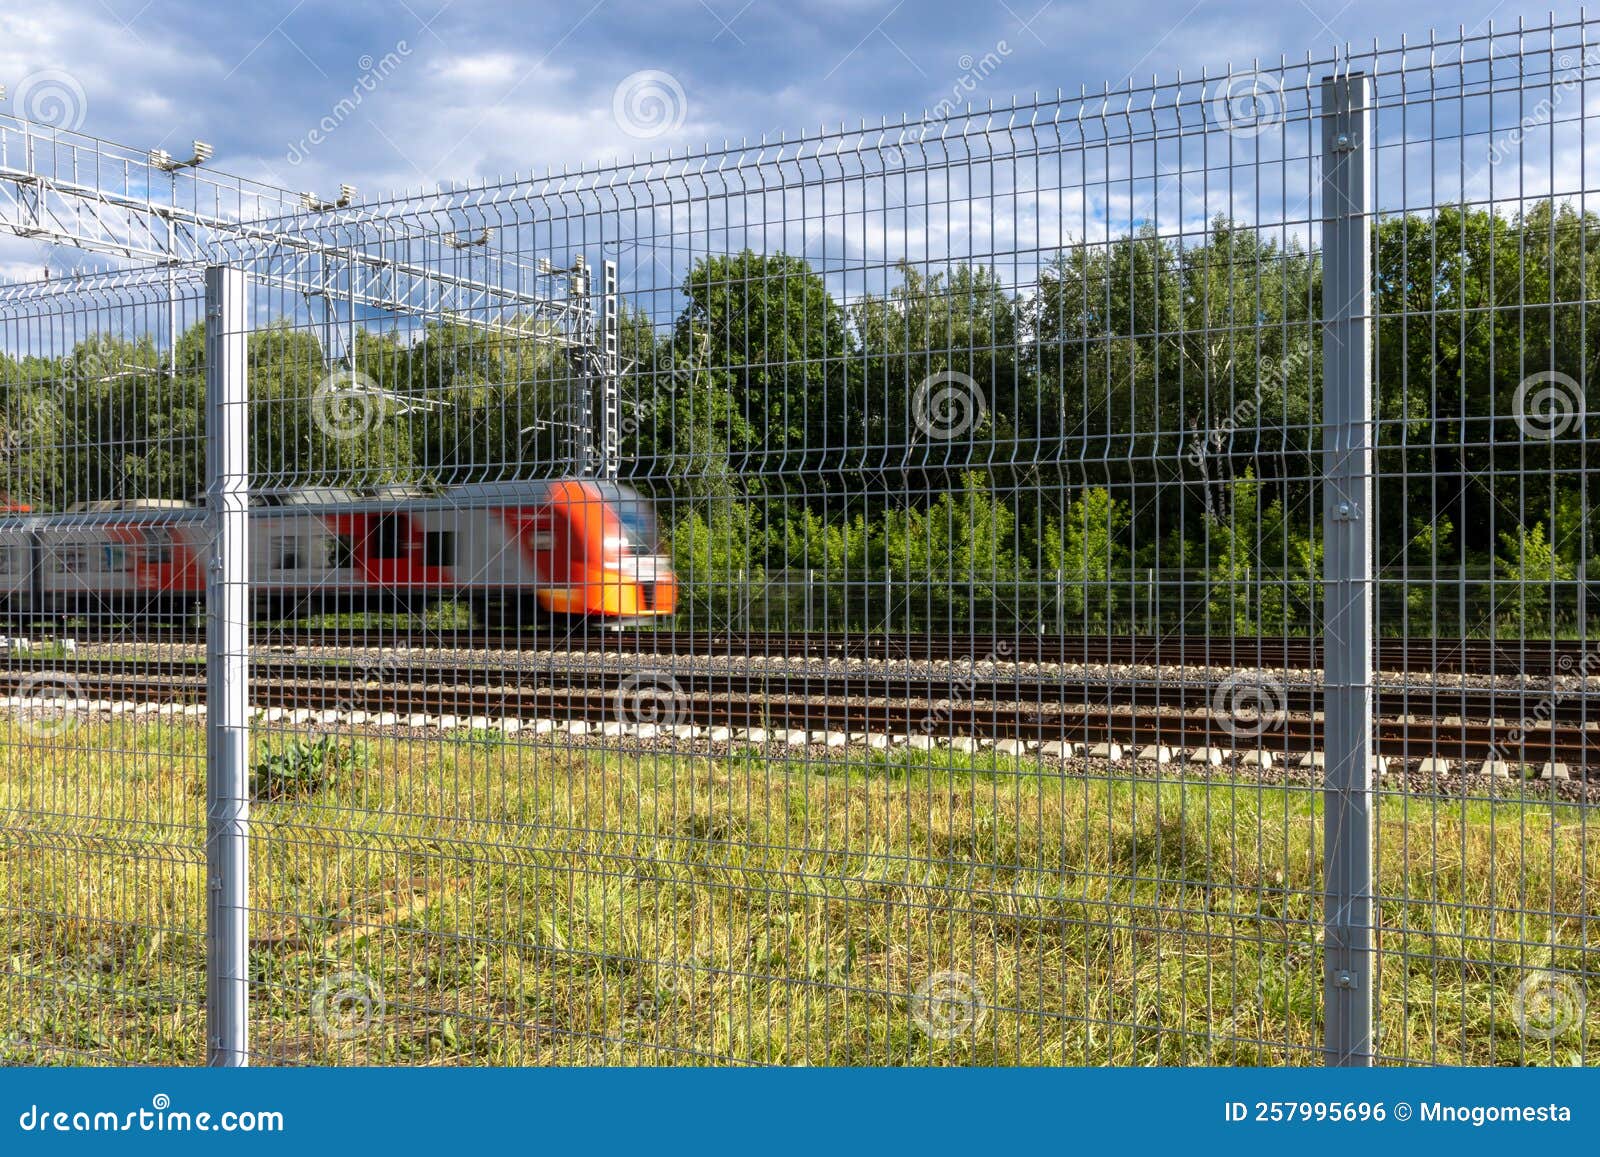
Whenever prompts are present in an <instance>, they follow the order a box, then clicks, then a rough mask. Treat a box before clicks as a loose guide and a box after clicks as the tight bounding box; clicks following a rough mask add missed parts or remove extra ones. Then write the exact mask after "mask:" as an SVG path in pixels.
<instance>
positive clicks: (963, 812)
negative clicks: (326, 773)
mask: <svg viewBox="0 0 1600 1157" xmlns="http://www.w3.org/2000/svg"><path fill="white" fill-rule="evenodd" d="M456 734H460V733H456ZM282 738H283V737H282V736H275V737H273V741H274V742H280V741H281V740H282ZM258 749H259V745H258ZM258 754H259V751H258ZM975 760H976V761H977V762H978V763H979V765H980V766H978V767H974V766H972V764H973V763H974V761H975ZM0 767H3V774H0V815H3V816H4V828H3V837H0V896H3V900H0V952H3V953H4V958H5V967H4V969H3V970H0V1038H4V1048H5V1055H6V1057H7V1058H9V1059H10V1060H12V1061H18V1062H25V1063H52V1062H74V1061H79V1060H91V1061H117V1062H138V1063H193V1062H195V1061H197V1060H198V1059H199V1058H200V1057H201V1056H202V1055H203V1036H202V1029H203V1019H204V1014H203V1002H204V992H205V980H204V975H203V972H202V962H203V957H204V937H203V927H204V889H203V882H204V871H205V869H204V856H203V844H202V838H201V837H202V830H203V816H204V787H203V774H204V735H203V732H202V731H201V730H200V729H198V728H196V727H193V726H191V725H188V724H187V723H186V722H166V721H162V722H144V721H134V720H118V721H115V722H107V723H96V724H93V725H89V724H85V725H83V726H80V727H78V728H76V729H74V730H72V731H70V732H68V733H67V734H65V735H62V736H56V737H48V738H36V737H34V736H31V735H29V734H27V733H26V732H24V731H22V730H20V729H19V728H18V727H17V726H16V724H14V723H12V722H11V721H0ZM1119 774H1125V773H1120V772H1119ZM254 819H255V823H254V829H253V835H254V841H253V844H252V868H253V873H254V890H253V894H252V902H253V914H252V935H253V943H252V960H251V974H252V981H253V983H252V990H251V992H252V1045H253V1050H254V1052H255V1055H256V1062H257V1063H274V1062H296V1063H304V1062H312V1063H393V1064H417V1063H429V1064H563V1063H668V1064H673V1063H715V1062H731V1063H748V1062H770V1063H786V1064H793V1063H812V1064H817V1063H846V1064H901V1063H905V1064H1107V1063H1115V1064H1151V1063H1160V1064H1256V1063H1263V1064H1276V1063H1290V1064H1309V1063H1318V1062H1319V1060H1320V1057H1319V1055H1318V1053H1317V1047H1318V1042H1319V1040H1320V1031H1321V1030H1320V1024H1319V1019H1318V1018H1319V1011H1318V1010H1319V1005H1320V988H1321V980H1320V956H1319V952H1318V944H1317V942H1318V939H1319V923H1320V919H1321V911H1320V908H1321V905H1320V896H1319V895H1318V890H1319V888H1320V877H1319V874H1318V871H1317V868H1318V861H1319V858H1320V852H1319V849H1320V846H1321V830H1320V793H1318V792H1314V791H1309V790H1306V789H1304V788H1295V787H1283V786H1259V785H1255V784H1234V783H1227V782H1221V781H1211V782H1204V781H1191V782H1179V781H1176V780H1173V779H1168V780H1165V781H1163V782H1159V783H1158V782H1155V781H1152V780H1137V781H1136V780H1129V779H1126V778H1124V779H1118V780H1110V779H1104V778H1095V777H1092V776H1074V775H1062V774H1060V773H1059V772H1056V771H1046V770H1045V769H1044V768H1042V767H1039V766H1036V765H1033V764H1031V763H1028V762H1021V763H1019V762H1015V761H1011V760H1006V759H999V760H991V759H989V758H988V757H973V756H958V755H952V754H951V753H943V752H914V753H913V752H900V751H895V752H890V753H873V755H872V756H871V757H870V758H869V757H867V756H865V755H863V754H860V753H854V752H853V753H851V754H850V755H849V756H848V757H845V756H843V755H842V754H840V753H832V761H830V762H829V763H826V764H824V763H821V762H818V761H815V760H811V761H807V760H806V759H805V758H804V757H802V756H800V755H792V756H787V757H777V758H774V759H771V760H769V759H767V758H766V757H765V756H764V755H763V754H761V753H757V752H754V751H747V752H743V753H740V754H736V755H733V756H730V757H725V758H716V759H712V758H704V757H699V758H696V757H689V756H685V755H677V756H673V755H669V754H649V753H637V752H634V753H619V752H616V751H611V752H607V753H604V754H602V753H600V752H597V751H589V752H585V751H582V750H574V749H570V748H568V747H566V746H564V744H563V743H562V742H561V741H552V740H550V739H549V737H542V738H541V739H540V740H539V741H537V743H535V742H532V741H529V740H528V739H527V738H526V737H516V738H514V739H510V740H503V739H501V738H500V737H494V738H493V739H492V740H491V739H486V738H459V739H458V738H453V737H452V738H436V739H432V740H429V741H417V740H408V739H399V740H397V739H394V738H391V737H379V736H370V737H368V741H367V743H366V745H365V748H364V752H363V756H362V759H361V762H360V764H359V766H355V767H353V768H349V769H346V770H344V771H342V772H341V774H340V775H339V776H338V777H337V778H336V779H335V780H334V782H333V783H331V784H330V785H328V786H326V787H323V788H321V789H320V790H314V791H312V792H311V793H310V794H304V795H299V794H293V795H287V796H284V797H283V798H275V799H269V800H266V801H264V802H260V803H258V804H257V805H256V807H255V811H254ZM1378 862H1379V873H1380V892H1381V895H1382V897H1383V898H1384V899H1383V901H1382V904H1381V910H1382V922H1383V926H1384V933H1383V942H1382V969H1381V977H1380V979H1379V986H1380V995H1381V997H1382V1000H1381V1006H1380V1007H1381V1010H1382V1012H1381V1017H1382V1038H1381V1040H1382V1045H1381V1048H1382V1051H1383V1053H1384V1054H1385V1055H1386V1056H1389V1057H1396V1058H1400V1057H1403V1058H1407V1059H1412V1060H1419V1061H1440V1062H1448V1063H1482V1064H1504V1063H1512V1064H1515V1063H1524V1064H1574V1063H1595V1062H1596V1061H1600V1019H1597V1018H1600V984H1596V983H1595V981H1596V978H1597V974H1600V967H1597V957H1596V952H1597V951H1600V929H1597V928H1596V927H1595V924H1594V921H1593V919H1592V918H1590V917H1588V916H1587V915H1586V914H1587V913H1588V911H1589V910H1590V909H1591V908H1592V907H1593V900H1594V895H1595V892H1596V886H1597V881H1596V880H1595V878H1594V868H1593V867H1592V865H1595V864H1597V863H1600V825H1593V824H1588V823H1587V822H1586V818H1585V815H1584V814H1583V812H1582V810H1581V809H1580V808H1578V807H1576V806H1572V805H1561V804H1554V805H1553V804H1549V803H1547V802H1542V801H1541V802H1534V801H1525V802H1518V801H1476V802H1460V801H1443V800H1437V799H1433V798H1427V797H1420V796H1419V797H1409V798H1408V797H1403V796H1389V797H1387V798H1386V799H1385V800H1384V802H1383V806H1382V809H1381V815H1380V822H1379V831H1378ZM1544 969H1552V970H1555V972H1556V973H1557V974H1558V975H1555V976H1547V975H1545V974H1544V973H1543V972H1542V971H1540V970H1544ZM941 974H946V975H941ZM948 974H959V975H956V976H953V977H952V976H950V975H948ZM1569 974H1570V975H1569ZM930 978H933V982H934V983H936V984H937V985H938V986H939V988H940V990H941V991H952V990H953V991H955V992H956V993H957V994H958V995H961V996H962V997H963V1000H961V1001H956V1002H954V1003H940V1002H938V1001H934V1002H933V1003H931V1004H929V1003H927V1002H925V1001H920V1000H918V999H917V997H916V996H915V995H914V994H915V993H916V992H917V991H918V989H919V986H922V985H924V983H925V982H929V981H930ZM1529 978H1531V979H1532V982H1533V983H1535V984H1536V985H1540V986H1544V987H1541V988H1538V989H1536V990H1530V991H1531V995H1529V996H1526V997H1525V1000H1524V1005H1525V1006H1530V1007H1533V1008H1534V1010H1535V1013H1536V1014H1537V1012H1538V1010H1539V1009H1540V1008H1543V1007H1544V1006H1543V1005H1542V1004H1540V1002H1539V995H1540V993H1541V992H1544V991H1546V990H1547V988H1548V987H1549V986H1551V985H1554V986H1555V988H1554V991H1555V994H1556V995H1557V996H1560V995H1562V994H1563V993H1565V994H1569V995H1570V994H1571V993H1573V992H1581V991H1582V990H1583V989H1584V988H1587V995H1588V996H1589V997H1590V998H1591V1002H1590V1004H1589V1005H1588V1006H1587V1007H1585V1008H1581V1009H1579V1010H1578V1011H1577V1013H1576V1015H1575V1016H1567V1017H1566V1018H1565V1020H1564V1021H1563V1022H1562V1023H1561V1024H1560V1025H1558V1027H1559V1029H1560V1031H1558V1032H1557V1033H1556V1034H1555V1035H1554V1037H1553V1039H1546V1038H1545V1036H1544V1035H1541V1034H1539V1033H1535V1034H1528V1033H1524V1032H1522V1031H1520V1030H1519V1027H1518V1022H1517V994H1518V990H1519V986H1524V985H1525V982H1527V981H1528V980H1529ZM980 1000H981V1004H980ZM951 1030H953V1031H951Z"/></svg>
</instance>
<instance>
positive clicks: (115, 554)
mask: <svg viewBox="0 0 1600 1157" xmlns="http://www.w3.org/2000/svg"><path fill="white" fill-rule="evenodd" d="M127 558H128V556H127V553H126V552H125V551H124V550H123V549H122V547H120V546H102V547H101V548H100V569H101V570H105V571H119V570H121V569H122V568H123V567H124V566H126V565H127Z"/></svg>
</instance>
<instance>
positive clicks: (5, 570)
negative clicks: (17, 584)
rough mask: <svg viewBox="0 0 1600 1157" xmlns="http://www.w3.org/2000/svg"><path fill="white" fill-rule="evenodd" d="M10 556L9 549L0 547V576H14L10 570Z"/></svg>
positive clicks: (13, 572)
mask: <svg viewBox="0 0 1600 1157" xmlns="http://www.w3.org/2000/svg"><path fill="white" fill-rule="evenodd" d="M12 554H13V551H12V550H11V548H10V547H0V574H15V573H16V571H15V570H13V569H12Z"/></svg>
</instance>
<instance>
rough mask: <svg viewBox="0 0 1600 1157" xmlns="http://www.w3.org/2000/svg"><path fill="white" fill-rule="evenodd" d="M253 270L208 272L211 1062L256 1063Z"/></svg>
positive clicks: (229, 1065)
mask: <svg viewBox="0 0 1600 1157" xmlns="http://www.w3.org/2000/svg"><path fill="white" fill-rule="evenodd" d="M245 310H246V300H245V277H244V273H243V272H242V271H240V270H237V269H229V268H226V267H223V266H212V267H210V268H208V269H207V270H206V403H205V413H206V530H207V535H208V541H209V542H210V563H209V567H208V570H207V574H206V612H207V613H206V1064H208V1065H213V1066H220V1067H226V1068H234V1067H240V1066H243V1065H245V1064H247V1063H248V1060H249V1047H250V1022H249V995H250V994H249V980H250V972H249V943H250V940H249V898H250V892H249V876H248V872H249V863H250V860H249V849H250V843H249V841H250V833H249V824H250V787H249V742H250V733H249V724H250V720H249V707H250V701H249V645H250V639H249V632H250V620H249V605H250V589H249V575H250V572H249V566H248V542H249V526H248V518H249V487H250V478H249V451H248V439H247V429H248V425H247V421H246V418H247V405H248V401H247V393H246V373H247V370H246V362H245V352H246V351H245V343H246V340H247V336H248V335H247V334H246V332H245Z"/></svg>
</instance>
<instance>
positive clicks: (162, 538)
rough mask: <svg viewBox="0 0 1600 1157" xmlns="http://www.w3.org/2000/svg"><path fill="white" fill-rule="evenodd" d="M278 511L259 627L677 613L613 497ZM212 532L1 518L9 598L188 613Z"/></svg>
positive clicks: (136, 521) (115, 518)
mask: <svg viewBox="0 0 1600 1157" xmlns="http://www.w3.org/2000/svg"><path fill="white" fill-rule="evenodd" d="M277 498H278V500H277V501H276V502H275V503H274V504H273V505H259V506H253V507H252V508H251V510H250V518H249V525H250V574H251V585H252V590H253V591H254V593H255V599H256V602H255V608H254V611H255V614H256V615H257V616H258V617H285V616H292V615H299V614H306V613H311V612H314V611H322V610H333V609H356V610H394V611H416V610H421V609H424V608H426V607H427V606H429V605H431V604H433V603H436V602H438V601H440V600H443V599H458V600H462V601H465V602H467V603H468V604H469V605H471V606H472V608H473V610H474V613H475V614H476V615H477V617H478V618H479V619H480V621H485V622H505V621H520V622H532V621H536V620H538V619H564V620H582V621H588V622H596V623H606V624H610V625H626V624H637V623H641V622H646V621H650V620H653V619H659V618H661V617H663V616H668V615H671V614H672V613H673V611H674V609H675V607H676V602H677V587H676V580H675V578H674V576H673V574H672V568H671V565H670V563H669V562H668V561H667V560H666V559H665V558H663V557H661V556H660V555H658V554H657V553H656V552H657V550H658V543H657V536H656V524H655V518H654V514H653V512H652V511H651V509H650V505H649V503H648V501H647V500H645V499H644V498H642V497H640V496H639V495H637V494H635V493H634V492H632V491H630V490H628V489H627V488H625V487H622V486H619V485H617V484H615V483H607V482H597V481H592V480H588V479H570V480H561V481H554V482H517V483H507V484H500V485H482V486H467V487H457V488H455V489H453V490H450V491H446V492H444V493H442V494H437V495H428V494H423V493H418V492H399V491H391V492H388V493H386V494H383V495H379V496H372V497H361V496H356V495H353V494H350V493H348V492H342V491H328V490H323V491H309V490H308V491H301V492H296V493H294V494H289V495H280V496H277ZM204 534H205V523H204V511H203V510H202V509H201V508H199V507H197V506H194V505H191V504H183V503H168V502H141V503H107V504H98V505H96V506H94V507H91V508H87V509H82V510H76V511H73V512H71V513H68V514H64V515H56V516H32V517H24V516H20V515H13V516H12V517H9V518H5V519H0V597H3V598H5V600H6V609H7V611H8V612H9V613H10V614H11V616H12V617H13V618H15V617H16V616H18V615H25V614H35V615H45V616H53V617H67V616H72V615H80V614H115V613H127V612H132V613H140V614H168V615H181V614H186V613H189V612H192V611H194V610H197V609H199V608H200V607H201V606H202V605H203V603H204V598H205V550H206V547H205V539H204Z"/></svg>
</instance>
